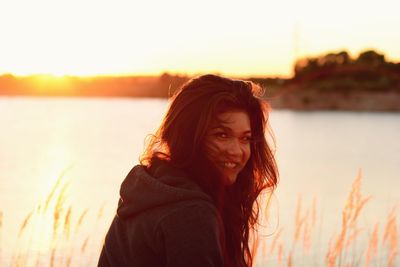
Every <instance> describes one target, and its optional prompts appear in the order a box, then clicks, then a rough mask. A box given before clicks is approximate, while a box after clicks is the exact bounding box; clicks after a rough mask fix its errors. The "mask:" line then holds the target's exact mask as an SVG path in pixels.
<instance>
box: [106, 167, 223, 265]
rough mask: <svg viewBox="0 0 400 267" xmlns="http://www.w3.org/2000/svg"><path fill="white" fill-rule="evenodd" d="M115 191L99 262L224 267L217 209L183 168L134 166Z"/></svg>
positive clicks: (109, 263)
mask: <svg viewBox="0 0 400 267" xmlns="http://www.w3.org/2000/svg"><path fill="white" fill-rule="evenodd" d="M120 195H121V198H120V200H119V203H118V210H117V215H116V216H115V218H114V220H113V222H112V224H111V226H110V229H109V231H108V233H107V235H106V239H105V243H104V246H103V249H102V252H101V255H100V259H99V263H98V266H101V267H103V266H143V267H152V266H154V267H162V266H169V267H179V266H185V267H189V266H190V267H196V266H199V267H200V266H201V267H208V266H218V267H220V266H223V253H222V248H221V242H220V240H221V237H222V236H223V233H222V231H223V230H222V227H221V225H222V222H221V218H220V216H219V213H218V211H217V209H216V208H215V205H214V204H213V201H212V199H211V197H210V196H209V195H207V194H206V193H204V192H203V191H202V190H201V189H200V187H199V186H198V185H197V184H196V183H194V182H193V181H192V180H190V179H188V178H187V177H186V175H185V174H184V173H183V172H181V171H179V170H177V169H174V168H172V167H171V166H169V164H167V163H165V162H160V161H158V162H156V164H154V166H153V167H152V168H151V169H150V170H149V171H147V170H146V168H144V167H143V166H140V165H138V166H135V167H134V168H133V169H132V170H131V171H130V172H129V174H128V176H127V177H126V178H125V180H124V181H123V183H122V185H121V190H120Z"/></svg>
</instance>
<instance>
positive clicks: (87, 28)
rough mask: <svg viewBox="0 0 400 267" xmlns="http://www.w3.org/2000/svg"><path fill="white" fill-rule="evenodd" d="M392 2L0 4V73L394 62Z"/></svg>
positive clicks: (399, 53) (287, 70)
mask: <svg viewBox="0 0 400 267" xmlns="http://www.w3.org/2000/svg"><path fill="white" fill-rule="evenodd" d="M399 7H400V5H399V4H398V2H396V1H391V0H383V1H380V2H379V5H376V4H374V5H372V4H369V3H366V2H365V1H351V2H348V1H344V0H340V1H336V2H335V4H334V5H333V4H332V5H327V4H325V3H322V2H320V1H316V0H307V1H302V2H296V1H290V0H285V1H279V2H277V1H275V2H271V1H257V0H253V1H248V2H246V4H244V3H242V2H240V3H239V2H235V1H218V2H213V1H205V2H204V1H203V2H202V3H201V4H196V5H195V6H193V3H190V1H189V2H183V1H178V0H174V1H167V2H165V1H122V0H121V1H46V0H42V1H34V2H31V1H21V0H19V1H8V0H6V1H2V3H1V4H0V30H1V32H2V37H1V43H0V59H1V60H0V73H13V74H17V75H29V74H38V73H41V74H53V75H86V76H87V75H89V76H92V75H100V74H103V75H104V74H105V75H121V74H159V73H162V72H164V71H170V72H175V73H185V74H194V73H204V72H218V73H225V74H229V75H240V76H248V75H256V76H265V75H279V76H290V75H291V74H292V69H293V63H294V61H295V60H296V58H299V57H304V56H307V55H314V54H318V53H323V52H327V51H338V50H347V51H349V53H350V54H353V55H354V54H357V53H359V52H360V51H362V50H365V49H377V50H378V51H380V52H382V53H384V54H385V55H386V56H387V57H388V59H391V60H399V59H400V48H399V46H398V44H399V43H400V37H399V36H400V35H399V34H397V32H398V27H399V26H400V17H399V16H397V13H396V12H397V11H396V10H398V9H399Z"/></svg>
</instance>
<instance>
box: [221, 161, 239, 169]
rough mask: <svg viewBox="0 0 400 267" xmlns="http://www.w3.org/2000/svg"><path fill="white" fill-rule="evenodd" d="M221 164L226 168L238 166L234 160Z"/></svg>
mask: <svg viewBox="0 0 400 267" xmlns="http://www.w3.org/2000/svg"><path fill="white" fill-rule="evenodd" d="M222 166H223V167H224V168H227V169H234V168H236V167H237V166H238V164H237V163H235V162H223V163H222Z"/></svg>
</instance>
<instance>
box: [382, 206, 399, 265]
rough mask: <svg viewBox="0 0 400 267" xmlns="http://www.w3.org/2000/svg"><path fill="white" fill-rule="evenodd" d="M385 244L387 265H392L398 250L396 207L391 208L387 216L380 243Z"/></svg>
mask: <svg viewBox="0 0 400 267" xmlns="http://www.w3.org/2000/svg"><path fill="white" fill-rule="evenodd" d="M385 243H386V244H387V246H388V249H389V255H388V259H387V266H388V267H392V266H394V264H395V260H396V257H397V255H398V253H399V251H398V237H397V218H396V208H393V209H392V210H391V211H390V213H389V215H388V218H387V222H386V227H385V234H384V236H383V241H382V244H385Z"/></svg>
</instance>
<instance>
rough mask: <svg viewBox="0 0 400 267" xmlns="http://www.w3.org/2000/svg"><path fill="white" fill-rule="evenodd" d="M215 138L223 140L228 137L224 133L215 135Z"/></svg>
mask: <svg viewBox="0 0 400 267" xmlns="http://www.w3.org/2000/svg"><path fill="white" fill-rule="evenodd" d="M215 136H217V137H218V138H223V139H225V138H227V137H228V135H227V134H226V133H216V134H215Z"/></svg>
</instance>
